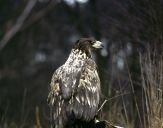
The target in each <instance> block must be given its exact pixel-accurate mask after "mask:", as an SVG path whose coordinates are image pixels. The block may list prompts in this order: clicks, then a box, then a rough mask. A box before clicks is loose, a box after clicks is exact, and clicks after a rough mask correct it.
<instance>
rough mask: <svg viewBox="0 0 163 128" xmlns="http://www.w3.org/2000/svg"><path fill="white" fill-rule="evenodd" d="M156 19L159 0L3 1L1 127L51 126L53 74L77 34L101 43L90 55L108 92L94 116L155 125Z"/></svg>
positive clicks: (161, 84) (160, 28)
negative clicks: (92, 54) (99, 111)
mask: <svg viewBox="0 0 163 128" xmlns="http://www.w3.org/2000/svg"><path fill="white" fill-rule="evenodd" d="M162 18H163V0H1V1H0V128H34V127H35V128H41V127H42V128H47V127H49V120H50V118H49V115H50V114H49V107H48V105H47V102H46V98H47V95H48V89H49V83H50V80H51V76H52V74H53V72H54V71H55V69H56V68H58V67H59V66H60V65H61V64H63V63H64V62H65V61H66V58H67V57H68V55H69V53H70V51H71V48H72V45H73V44H74V43H75V41H76V40H77V39H79V38H81V37H93V38H95V39H97V40H100V41H102V42H103V43H104V45H105V49H103V50H101V51H98V52H97V54H95V55H94V59H95V60H96V62H97V64H98V69H99V74H100V79H101V83H102V92H103V95H104V97H105V98H106V99H108V101H107V103H106V104H105V105H104V107H103V109H102V112H101V116H100V119H101V120H104V119H105V120H107V121H109V122H111V123H112V124H116V125H120V126H124V127H128V128H150V127H151V128H152V127H153V128H159V126H160V125H158V124H159V123H160V124H162V121H161V120H162V119H163V118H162V117H163V116H162V115H163V113H162V109H161V106H162V101H163V100H162V90H163V61H162V60H163V59H162V55H163V54H162V51H163V19H162ZM153 87H154V89H153ZM151 90H155V91H154V92H152V91H151ZM158 90H159V92H158ZM152 94H153V95H154V97H151V96H153V95H152ZM150 98H151V100H150ZM154 98H156V99H154ZM154 101H158V102H157V103H155V102H154ZM152 104H155V105H158V106H151V105H152ZM152 107H153V109H152ZM153 110H159V111H158V112H155V111H153ZM149 113H150V114H149ZM153 113H154V114H153ZM152 114H153V115H152ZM155 114H156V116H155ZM155 118H157V121H158V120H159V121H158V123H157V124H156V125H155V126H153V124H154V123H153V124H150V122H153V121H154V122H157V121H155V120H153V119H155ZM160 128H161V126H160Z"/></svg>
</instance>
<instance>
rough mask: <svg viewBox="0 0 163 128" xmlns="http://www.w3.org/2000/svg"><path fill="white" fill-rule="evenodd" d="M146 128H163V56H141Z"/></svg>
mask: <svg viewBox="0 0 163 128" xmlns="http://www.w3.org/2000/svg"><path fill="white" fill-rule="evenodd" d="M140 64H141V78H142V87H143V91H144V96H145V98H144V102H143V103H144V113H145V115H146V116H145V117H144V119H145V122H144V125H145V126H144V127H145V128H163V110H162V107H163V56H156V55H155V54H154V55H153V56H151V55H150V54H148V55H146V56H144V57H142V56H141V55H140Z"/></svg>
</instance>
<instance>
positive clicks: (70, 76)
mask: <svg viewBox="0 0 163 128" xmlns="http://www.w3.org/2000/svg"><path fill="white" fill-rule="evenodd" d="M72 52H74V51H72ZM75 54H76V53H74V54H70V56H69V58H68V60H67V61H66V63H65V64H64V65H62V66H61V67H59V68H58V69H57V70H56V71H55V72H54V74H53V76H52V80H51V84H50V86H51V91H50V93H49V96H48V102H49V104H50V105H51V108H52V118H53V120H54V125H55V127H56V128H62V127H64V126H66V125H71V124H73V123H74V121H75V120H76V119H77V120H80V119H81V120H83V121H90V120H92V119H93V118H94V117H95V115H96V114H97V109H98V105H99V100H100V92H101V91H100V79H99V76H98V73H97V66H96V64H95V62H94V61H93V60H92V59H91V58H87V57H85V55H83V54H81V55H80V54H79V56H78V57H76V56H75Z"/></svg>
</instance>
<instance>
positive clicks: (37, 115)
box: [35, 106, 42, 128]
mask: <svg viewBox="0 0 163 128" xmlns="http://www.w3.org/2000/svg"><path fill="white" fill-rule="evenodd" d="M35 116H36V128H42V127H41V123H40V113H39V107H38V106H36V113H35Z"/></svg>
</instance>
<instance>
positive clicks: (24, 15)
mask: <svg viewBox="0 0 163 128" xmlns="http://www.w3.org/2000/svg"><path fill="white" fill-rule="evenodd" d="M36 2H37V0H29V2H28V3H27V5H26V7H25V8H24V10H23V12H22V14H21V15H20V16H19V18H18V19H17V21H16V23H15V25H14V26H13V27H12V28H11V29H10V30H9V31H8V32H7V33H6V34H5V35H4V37H3V38H2V40H1V41H0V51H1V50H2V49H3V48H4V47H5V46H6V44H7V43H8V42H9V40H10V39H11V38H12V37H13V36H14V35H15V34H16V33H17V32H19V30H20V29H21V27H22V25H23V23H24V21H25V19H26V18H27V17H28V15H29V14H30V12H31V10H32V9H33V7H34V6H35V4H36Z"/></svg>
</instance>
